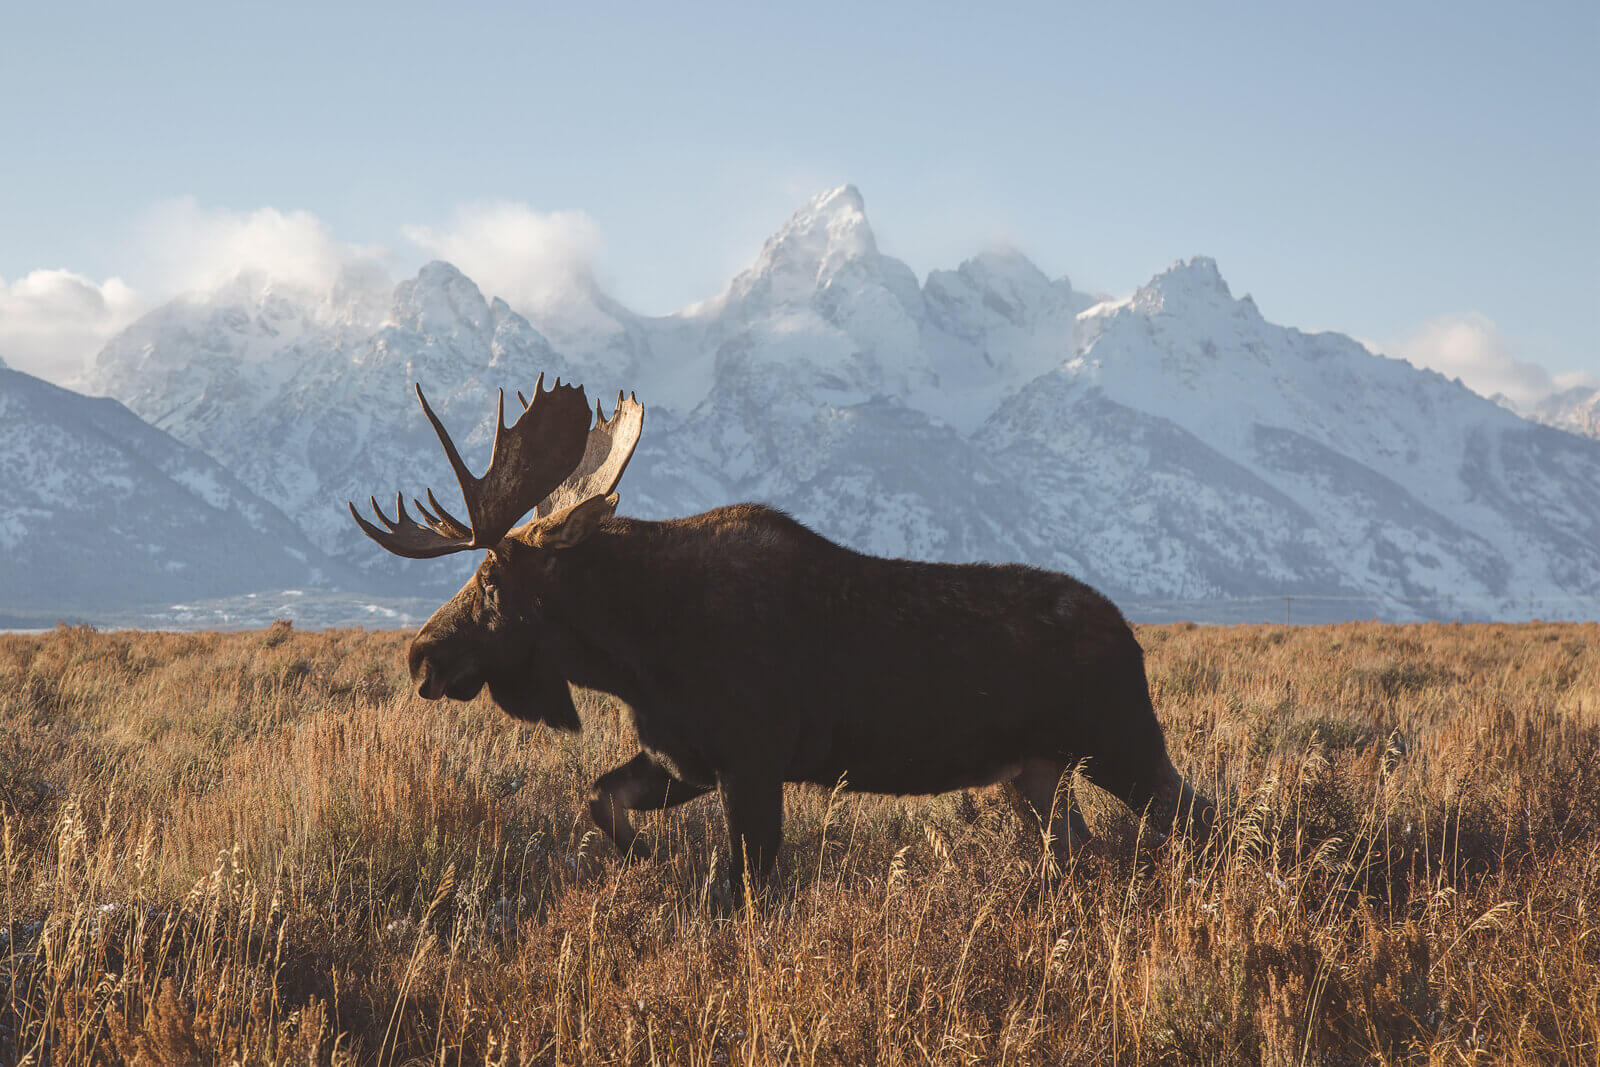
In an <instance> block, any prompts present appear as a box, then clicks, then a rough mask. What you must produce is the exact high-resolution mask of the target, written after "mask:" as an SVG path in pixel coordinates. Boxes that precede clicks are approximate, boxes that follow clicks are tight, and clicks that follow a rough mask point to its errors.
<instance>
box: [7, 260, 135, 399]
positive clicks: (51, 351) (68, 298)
mask: <svg viewBox="0 0 1600 1067" xmlns="http://www.w3.org/2000/svg"><path fill="white" fill-rule="evenodd" d="M143 309H144V301H143V300H142V299H141V298H140V295H139V294H138V293H137V292H135V291H134V290H133V289H132V288H131V287H130V286H128V285H127V283H125V282H124V281H123V280H122V279H121V278H109V279H107V280H106V281H104V282H96V281H94V280H93V279H91V278H86V277H84V276H83V275H81V274H74V273H73V272H71V271H67V270H35V271H31V272H29V273H28V274H25V275H23V276H22V277H21V278H18V279H17V280H16V281H14V282H9V283H8V282H6V280H5V279H4V278H0V359H4V360H5V362H6V363H7V364H9V365H10V366H11V367H13V368H14V369H16V370H20V371H25V372H26V373H28V374H36V375H38V376H39V377H41V378H47V379H49V380H50V381H55V382H71V381H74V380H75V379H76V378H77V376H78V375H79V374H80V373H82V370H83V367H84V365H85V363H86V362H87V360H88V359H89V357H90V356H92V355H94V353H95V352H97V351H99V349H100V346H101V345H103V344H104V343H105V342H106V339H107V338H109V337H110V336H111V335H112V334H114V333H116V332H117V331H118V330H120V329H122V328H123V327H124V326H126V325H128V323H130V322H132V321H133V320H134V319H135V318H136V317H137V316H138V315H139V313H140V312H141V311H142V310H143Z"/></svg>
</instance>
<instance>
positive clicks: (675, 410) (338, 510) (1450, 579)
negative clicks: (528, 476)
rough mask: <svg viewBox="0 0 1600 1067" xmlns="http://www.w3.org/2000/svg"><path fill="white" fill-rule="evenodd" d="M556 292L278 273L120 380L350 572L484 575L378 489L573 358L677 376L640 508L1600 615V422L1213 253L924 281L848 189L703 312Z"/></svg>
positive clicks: (1200, 588)
mask: <svg viewBox="0 0 1600 1067" xmlns="http://www.w3.org/2000/svg"><path fill="white" fill-rule="evenodd" d="M522 310H523V311H526V314H523V313H519V310H514V309H513V308H511V307H509V306H508V305H507V304H506V303H505V302H504V301H502V300H499V299H494V298H487V297H485V295H484V294H483V293H482V292H480V290H479V289H478V287H477V286H476V285H475V284H474V283H473V282H472V281H471V280H470V279H468V278H467V277H466V276H464V275H463V274H462V273H461V272H460V271H458V270H457V269H456V268H454V267H453V266H451V265H450V264H447V263H442V262H435V263H430V264H428V265H427V266H425V267H423V268H422V269H421V271H420V272H419V273H418V274H417V275H416V276H415V277H413V278H411V279H408V280H406V281H404V282H402V283H400V284H399V285H398V286H395V287H393V288H392V289H388V290H385V289H384V288H382V287H379V286H377V285H375V284H374V282H373V279H371V278H370V277H367V276H364V275H360V274H358V273H356V272H352V274H351V276H349V277H347V278H344V279H341V281H340V282H339V284H337V285H335V286H333V287H331V288H330V289H329V290H328V291H325V292H316V291H307V290H296V289H293V288H289V287H285V286H283V285H281V284H278V283H276V282H274V281H273V280H272V279H270V278H264V277H260V276H255V275H250V274H245V275H241V276H240V277H239V278H237V279H236V280H235V281H234V282H233V283H232V284H230V285H229V286H226V287H224V288H223V289H220V290H217V291H214V292H209V293H202V294H194V295H190V296H186V297H183V298H180V299H179V300H176V301H174V302H172V303H170V304H168V305H166V306H164V307H162V308H160V309H157V310H156V311H154V312H152V313H151V314H150V315H148V316H146V317H145V318H144V319H142V320H140V321H139V322H137V323H135V324H134V325H133V326H132V327H130V328H129V329H128V330H126V331H124V332H123V333H122V334H120V335H118V336H117V337H115V338H114V339H113V340H112V341H111V342H110V343H109V344H108V345H107V346H106V347H105V349H104V350H103V351H102V352H101V354H100V355H99V357H98V359H97V360H96V361H95V363H94V366H93V367H92V369H91V372H90V376H89V389H90V391H92V392H95V393H100V394H105V395H107V396H111V397H114V398H116V399H117V400H118V401H120V402H121V403H123V404H126V405H127V407H128V408H129V409H131V410H132V411H133V412H134V413H136V414H137V415H138V416H140V417H141V418H143V419H144V420H146V421H148V422H149V423H150V424H151V425H152V426H153V427H155V428H156V429H158V430H159V431H162V432H163V433H165V434H167V435H170V437H171V438H175V439H176V441H178V442H181V443H182V445H184V446H188V448H190V449H193V450H196V451H197V452H198V453H203V454H204V455H205V456H208V457H210V458H211V459H212V460H215V461H216V463H217V464H220V466H221V467H222V468H225V469H226V471H227V472H228V473H230V474H231V475H232V476H233V477H234V478H236V479H237V482H238V483H239V484H240V485H241V486H242V487H243V488H244V490H245V491H247V492H248V493H250V494H253V497H254V499H255V500H256V501H257V504H256V505H255V506H256V507H257V508H258V509H259V508H260V507H263V506H264V507H267V508H270V509H272V510H273V511H274V512H278V511H281V513H282V515H285V516H287V518H288V520H290V521H291V522H292V524H293V525H294V526H295V527H297V528H298V531H300V532H302V533H303V534H304V537H305V539H306V540H307V541H308V542H309V548H310V549H311V551H312V552H315V553H317V554H318V555H317V557H316V558H317V559H318V560H319V561H320V560H325V561H327V562H326V566H324V567H323V576H324V578H326V577H327V576H329V575H333V574H334V573H335V571H337V572H338V573H339V575H340V577H339V578H337V579H336V580H334V581H332V582H329V583H326V584H330V585H336V586H340V587H341V588H351V587H359V588H361V589H366V590H371V591H373V592H374V593H383V594H388V595H399V594H402V593H423V594H429V593H436V592H439V591H443V590H445V589H447V588H450V587H452V586H453V585H454V584H456V583H458V582H459V580H460V577H461V574H462V572H463V569H464V567H466V566H468V565H470V561H466V560H456V561H453V562H448V563H442V562H440V561H428V562H422V563H413V562H410V561H401V560H398V559H396V558H394V557H391V556H387V555H386V554H384V553H383V552H382V551H381V550H379V549H378V548H377V547H376V546H374V545H373V544H371V543H370V542H369V541H367V540H366V539H365V538H364V537H362V536H361V535H360V534H359V532H358V531H356V530H355V528H354V526H353V524H352V523H351V522H350V520H349V517H348V514H347V513H346V512H345V509H344V504H345V501H346V500H357V501H361V500H364V499H366V497H367V495H368V494H376V495H377V496H378V497H379V498H380V499H382V498H383V497H384V496H385V494H386V493H392V492H393V491H394V490H396V489H403V490H405V491H406V492H407V493H408V494H411V493H420V491H421V490H422V488H424V487H425V486H432V487H433V488H434V489H435V491H436V492H441V495H443V493H444V491H445V490H449V491H452V492H453V489H452V486H453V478H452V476H451V474H450V472H449V468H448V465H447V464H446V462H445V460H444V458H443V455H442V454H441V452H440V450H439V449H438V446H437V444H436V442H435V441H434V439H433V436H432V433H431V431H430V430H429V429H428V427H427V424H426V422H425V421H424V420H423V419H422V417H421V415H420V413H419V411H418V410H417V407H416V404H415V400H414V398H413V396H412V394H411V391H410V389H411V383H412V382H414V381H420V382H422V384H423V386H424V388H425V389H426V390H427V391H428V395H429V398H430V401H431V402H432V403H433V405H434V407H435V408H436V410H438V411H439V412H440V414H441V416H442V417H443V419H444V421H445V423H446V425H447V426H449V427H450V428H451V429H452V432H453V433H454V434H455V436H456V439H457V441H458V442H459V443H461V444H462V445H463V453H464V454H465V455H466V457H467V459H468V462H469V464H471V465H474V466H476V467H479V468H481V466H482V465H483V464H484V463H485V462H486V460H487V451H488V443H489V440H490V436H491V434H492V427H491V420H492V417H493V411H494V396H495V390H496V389H497V388H499V387H502V386H503V387H505V388H506V389H508V390H511V389H517V388H521V389H524V390H526V388H527V387H528V385H529V384H530V383H532V381H533V380H534V379H535V378H536V377H537V375H538V374H539V373H540V372H541V371H542V372H545V373H547V374H550V375H557V374H559V375H560V376H562V377H563V378H564V379H568V380H573V381H580V382H583V383H584V384H585V385H587V386H588V387H589V389H590V393H591V395H592V396H600V397H605V396H607V395H608V394H611V393H614V392H615V391H617V390H619V389H623V390H631V391H635V392H637V394H638V396H639V398H640V399H641V400H642V401H643V402H644V404H645V407H646V412H647V414H646V420H645V433H644V437H643V440H642V443H641V445H640V448H639V452H638V454H637V455H636V457H635V459H634V461H633V465H632V466H631V467H630V468H629V472H628V475H627V477H626V478H625V479H624V481H623V483H622V486H621V489H622V493H623V511H624V512H625V513H629V514H634V515H640V516H644V517H664V516H668V515H677V514H687V513H691V512H694V511H698V510H702V509H704V508H707V507H712V506H715V505H718V504H724V503H731V502H734V501H737V500H745V499H756V500H763V501H766V502H768V503H772V504H775V505H777V506H780V507H783V508H785V509H786V510H788V511H790V512H791V513H793V514H794V515H795V516H796V517H798V518H800V519H801V520H802V521H804V522H806V523H808V524H810V525H812V526H814V527H815V528H817V529H818V530H820V531H821V532H823V533H825V534H827V535H828V536H830V537H833V538H835V539H837V540H840V541H842V542H843V543H845V544H847V545H850V546H852V547H855V548H858V549H861V550H863V551H869V552H875V553H879V554H886V555H903V556H913V557H919V558H927V559H940V560H980V559H982V560H1018V561H1025V562H1030V563H1034V564H1037V565H1041V566H1046V567H1050V568H1054V569H1059V570H1065V571H1068V572H1071V573H1074V574H1076V575H1078V576H1079V577H1081V578H1083V579H1084V580H1086V581H1088V582H1090V583H1091V584H1094V585H1096V586H1098V587H1100V588H1101V589H1103V590H1104V591H1105V592H1107V593H1108V594H1110V595H1112V596H1113V597H1114V598H1117V599H1118V600H1119V601H1120V602H1123V603H1124V604H1125V606H1127V607H1128V609H1129V610H1130V613H1131V614H1133V615H1134V616H1135V617H1161V616H1162V615H1163V613H1168V614H1178V615H1186V616H1190V617H1234V618H1248V617H1261V616H1268V615H1274V614H1278V613H1279V612H1280V611H1281V602H1280V601H1279V600H1278V599H1277V598H1282V597H1285V596H1294V597H1297V598H1301V601H1302V603H1310V602H1318V603H1320V604H1321V605H1322V607H1321V608H1320V609H1319V610H1320V612H1321V617H1355V616H1371V615H1374V614H1378V615H1383V616H1386V617H1406V618H1410V617H1445V618H1455V617H1485V616H1494V615H1504V614H1507V613H1508V612H1512V611H1516V612H1520V613H1524V614H1525V613H1527V612H1528V611H1530V610H1532V611H1535V612H1540V613H1543V614H1546V615H1579V616H1592V615H1597V614H1600V440H1596V439H1593V438H1590V437H1585V436H1582V435H1581V434H1579V433H1572V432H1567V431H1566V430H1565V429H1559V428H1555V427H1552V426H1546V425H1541V424H1539V423H1537V422H1534V421H1530V420H1529V419H1526V418H1523V417H1521V416H1519V415H1518V414H1517V413H1515V412H1512V411H1510V410H1507V409H1506V408H1505V407H1503V406H1501V405H1499V404H1496V403H1494V402H1492V401H1490V400H1487V399H1485V398H1483V397H1480V396H1478V395H1477V394H1475V393H1473V392H1471V391H1470V390H1469V389H1467V388H1466V387H1465V386H1463V385H1462V384H1461V383H1460V382H1458V381H1450V380H1447V379H1446V378H1444V377H1442V376H1441V375H1439V374H1437V373H1434V372H1432V371H1428V370H1422V369H1419V368H1416V367H1413V366H1411V365H1410V364H1408V363H1406V362H1404V361H1401V360H1395V359H1389V358H1386V357H1383V356H1379V355H1375V354H1373V353H1371V352H1369V351H1367V349H1365V348H1364V347H1363V346H1361V345H1360V344H1358V343H1357V342H1355V341H1353V340H1351V339H1350V338H1348V337H1345V336H1343V335H1340V334H1335V333H1315V334H1308V333H1303V332H1301V331H1299V330H1296V329H1293V328H1289V327H1284V326H1279V325H1275V324H1273V323H1271V322H1269V321H1267V320H1266V319H1265V318H1264V317H1263V316H1262V314H1261V312H1260V310H1259V309H1258V308H1257V307H1256V305H1255V303H1254V302H1253V301H1252V300H1251V298H1250V297H1249V296H1243V297H1238V298H1236V297H1234V296H1233V295H1232V292H1231V291H1230V289H1229V287H1228V285H1227V284H1226V283H1225V282H1224V280H1223V278H1222V276H1221V274H1220V272H1219V271H1218V268H1217V266H1216V264H1215V263H1214V262H1212V261H1211V260H1209V259H1206V258H1203V257H1197V258H1194V259H1190V260H1187V261H1184V262H1180V263H1177V264H1174V265H1173V266H1171V267H1170V268H1168V269H1167V270H1165V271H1162V272H1161V273H1159V274H1157V275H1156V276H1155V277H1153V278H1152V279H1151V280H1150V281H1149V282H1148V283H1147V284H1146V285H1145V286H1143V287H1141V288H1140V289H1139V290H1138V291H1137V292H1136V293H1134V294H1133V295H1132V296H1131V297H1129V298H1127V299H1124V300H1110V299H1107V298H1105V297H1103V296H1100V295H1096V294H1090V293H1084V292H1081V291H1079V290H1077V289H1075V288H1074V287H1073V286H1072V284H1071V283H1070V282H1069V281H1068V280H1067V279H1065V278H1059V279H1051V278H1049V277H1047V276H1046V275H1045V274H1043V273H1042V272H1041V271H1040V270H1039V269H1038V268H1037V267H1036V266H1034V265H1033V264H1032V263H1031V262H1029V261H1028V260H1027V259H1026V258H1025V257H1024V256H1022V255H1021V254H1020V253H1018V252H1015V251H1012V250H995V251H990V252H987V253H984V254H982V255H978V256H976V257H974V258H972V259H969V260H967V261H966V262H964V263H962V264H961V265H960V266H959V267H958V268H956V269H955V270H948V271H934V272H932V273H931V274H929V275H928V276H927V277H926V278H925V279H923V280H921V281H920V282H919V280H918V278H917V276H916V275H915V274H914V273H913V272H912V271H911V269H910V268H909V267H907V266H906V265H905V264H904V263H902V262H900V261H899V260H896V259H894V258H893V257H890V256H887V255H884V254H883V253H881V252H880V251H879V249H878V247H877V242H876V239H875V237H874V235H873V232H872V229H871V227H870V225H869V223H868V221H867V216H866V211H865V207H864V204H863V202H862V198H861V196H860V194H859V193H858V192H857V190H856V189H854V188H853V187H851V186H844V187H842V188H839V189H834V190H831V191H828V192H826V193H823V194H821V195H819V196H817V197H815V198H813V199H812V200H811V201H810V202H809V203H807V204H806V205H804V206H803V207H802V208H801V209H800V210H799V211H798V212H796V214H795V215H794V216H793V217H792V218H791V219H789V220H788V222H787V223H785V224H784V225H783V226H782V227H781V228H780V229H779V230H778V232H777V233H775V234H774V235H773V236H772V237H771V238H770V239H769V240H768V241H767V242H766V244H765V245H764V246H763V248H762V249H761V251H760V254H759V255H758V256H757V257H756V259H755V261H754V262H753V263H752V264H751V266H750V267H749V268H748V269H746V270H745V271H743V272H742V273H740V274H739V275H738V276H737V277H735V278H734V279H732V281H731V282H730V283H729V284H728V286H727V287H726V288H725V289H724V290H723V291H722V292H721V293H720V294H718V295H717V296H715V297H713V298H711V299H709V300H706V301H703V302H701V303H699V304H696V305H693V306H691V307H689V308H686V309H684V310H683V311H681V312H679V313H677V314H674V315H669V316H664V317H651V316H644V315H639V314H635V313H633V312H631V311H629V310H628V309H627V308H625V307H624V306H622V305H621V304H620V303H618V302H617V301H615V300H614V299H612V298H610V297H609V296H607V295H606V294H605V293H604V292H603V291H602V290H601V288H600V287H599V286H598V285H596V284H595V283H594V282H593V280H592V279H589V278H587V277H583V276H578V277H575V278H573V279H572V280H571V282H570V284H569V285H568V287H567V290H566V292H565V295H564V296H563V297H562V298H561V299H559V300H552V301H548V302H546V303H544V304H542V305H541V306H540V307H538V308H528V309H522ZM1563 410H1564V409H1563ZM1592 413H1593V409H1592V407H1591V415H1592ZM1553 418H1554V416H1552V419H1553ZM1570 428H1572V429H1582V428H1583V427H1582V424H1581V423H1573V424H1572V425H1571V427H1570ZM0 461H3V460H0ZM241 499H243V498H241ZM446 502H447V503H448V497H446ZM7 506H9V505H7ZM18 521H19V520H17V519H16V518H15V516H14V515H13V516H11V517H10V518H8V517H7V515H6V514H5V513H3V512H0V530H4V529H7V528H8V527H7V526H6V523H8V522H10V523H12V524H13V525H14V524H15V523H16V522H18ZM302 551H303V550H302ZM310 558H311V557H310V556H309V555H308V560H309V559H310ZM318 565H319V566H321V564H320V563H319V564H318ZM309 568H310V564H309V563H308V565H307V568H305V569H306V571H307V573H308V574H309ZM299 581H300V582H302V583H310V582H311V578H310V577H309V576H308V577H303V578H301V579H299ZM341 583H342V584H341ZM219 595H220V594H219ZM1269 598H1272V599H1269ZM1169 602H1179V603H1169ZM1206 605H1210V607H1207V606H1206ZM1230 605H1231V606H1230ZM0 607H3V605H0Z"/></svg>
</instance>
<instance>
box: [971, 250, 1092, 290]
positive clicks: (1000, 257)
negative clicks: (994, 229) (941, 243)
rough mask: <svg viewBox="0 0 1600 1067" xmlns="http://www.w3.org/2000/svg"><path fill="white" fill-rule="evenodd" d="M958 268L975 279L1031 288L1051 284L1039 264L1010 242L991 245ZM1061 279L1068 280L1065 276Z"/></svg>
mask: <svg viewBox="0 0 1600 1067" xmlns="http://www.w3.org/2000/svg"><path fill="white" fill-rule="evenodd" d="M956 269H957V270H958V271H959V272H960V273H961V274H964V275H966V276H967V277H969V278H973V279H975V280H976V279H979V278H982V279H984V280H990V279H994V280H1001V279H1003V280H1005V281H1008V282H1011V283H1013V284H1022V285H1026V286H1028V287H1030V288H1031V287H1035V286H1048V285H1050V284H1051V282H1050V278H1049V276H1048V275H1046V274H1045V272H1044V271H1042V270H1040V269H1039V266H1038V264H1036V263H1034V261H1033V260H1031V259H1029V258H1028V257H1027V256H1025V255H1023V253H1022V251H1021V250H1020V249H1018V248H1016V247H1015V246H1013V245H1009V244H995V245H991V246H990V247H988V248H986V249H984V250H983V251H982V252H979V253H978V254H977V255H975V256H972V257H970V258H968V259H966V260H965V261H963V262H962V264H961V266H960V267H958V268H956ZM1061 280H1062V281H1066V279H1064V278H1063V279H1061Z"/></svg>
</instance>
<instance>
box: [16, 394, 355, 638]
mask: <svg viewBox="0 0 1600 1067" xmlns="http://www.w3.org/2000/svg"><path fill="white" fill-rule="evenodd" d="M0 485H4V486H5V493H4V499H3V501H0V553H3V560H4V562H3V564H0V577H3V582H0V588H3V589H4V595H3V596H0V625H25V624H30V623H43V622H54V621H55V620H57V619H61V618H104V617H105V616H104V612H105V611H106V610H107V609H116V608H123V607H127V606H129V605H141V604H142V605H155V604H170V602H171V601H174V600H185V599H189V598H209V597H218V596H227V595H238V594H248V593H249V592H251V591H252V590H258V589H268V588H279V589H281V588H284V587H286V586H296V585H316V586H325V585H337V584H340V583H352V582H356V581H359V576H358V575H354V574H351V573H350V571H349V570H348V569H347V568H345V567H343V566H342V565H340V564H338V563H336V562H335V561H333V560H330V559H328V558H327V557H326V556H324V555H323V554H322V553H321V552H319V551H318V550H317V549H316V548H314V547H313V546H312V545H311V543H310V542H309V541H307V540H306V538H305V535H304V534H302V533H301V532H300V529H299V527H297V526H296V525H295V524H294V523H293V522H292V521H291V520H290V519H289V518H288V517H287V516H285V515H284V514H283V513H282V512H281V511H279V510H278V509H277V508H275V507H273V506H272V505H270V504H268V503H266V502H265V501H263V500H261V499H260V498H259V497H257V496H256V495H255V494H254V493H251V492H250V491H249V490H248V489H246V488H245V487H244V486H243V485H241V484H240V483H239V480H238V479H237V478H235V477H234V476H233V475H232V474H230V473H228V471H227V470H225V469H224V468H223V467H222V466H221V465H219V464H218V463H217V462H216V461H214V460H212V459H210V458H209V457H207V456H206V455H204V454H203V453H201V452H199V451H197V450H196V449H194V448H191V447H189V446H188V445H184V444H182V443H180V442H178V441H176V440H174V439H173V438H172V437H171V436H169V435H168V434H165V433H163V432H162V431H160V430H158V429H156V428H155V427H153V426H150V425H149V424H148V423H146V422H144V421H143V420H141V419H140V418H139V417H138V416H137V415H135V414H134V413H133V412H131V411H129V410H128V409H127V408H125V407H123V406H122V405H121V404H119V403H117V402H116V401H115V400H108V399H93V398H90V397H85V396H80V395H78V394H77V393H73V392H69V391H68V390H66V389H61V388H58V387H57V386H54V385H51V384H50V383H48V382H45V381H41V380H40V379H38V378H35V377H32V376H31V375H27V374H23V373H22V372H20V371H16V370H12V369H10V368H9V367H6V366H5V365H4V364H3V363H0Z"/></svg>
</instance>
